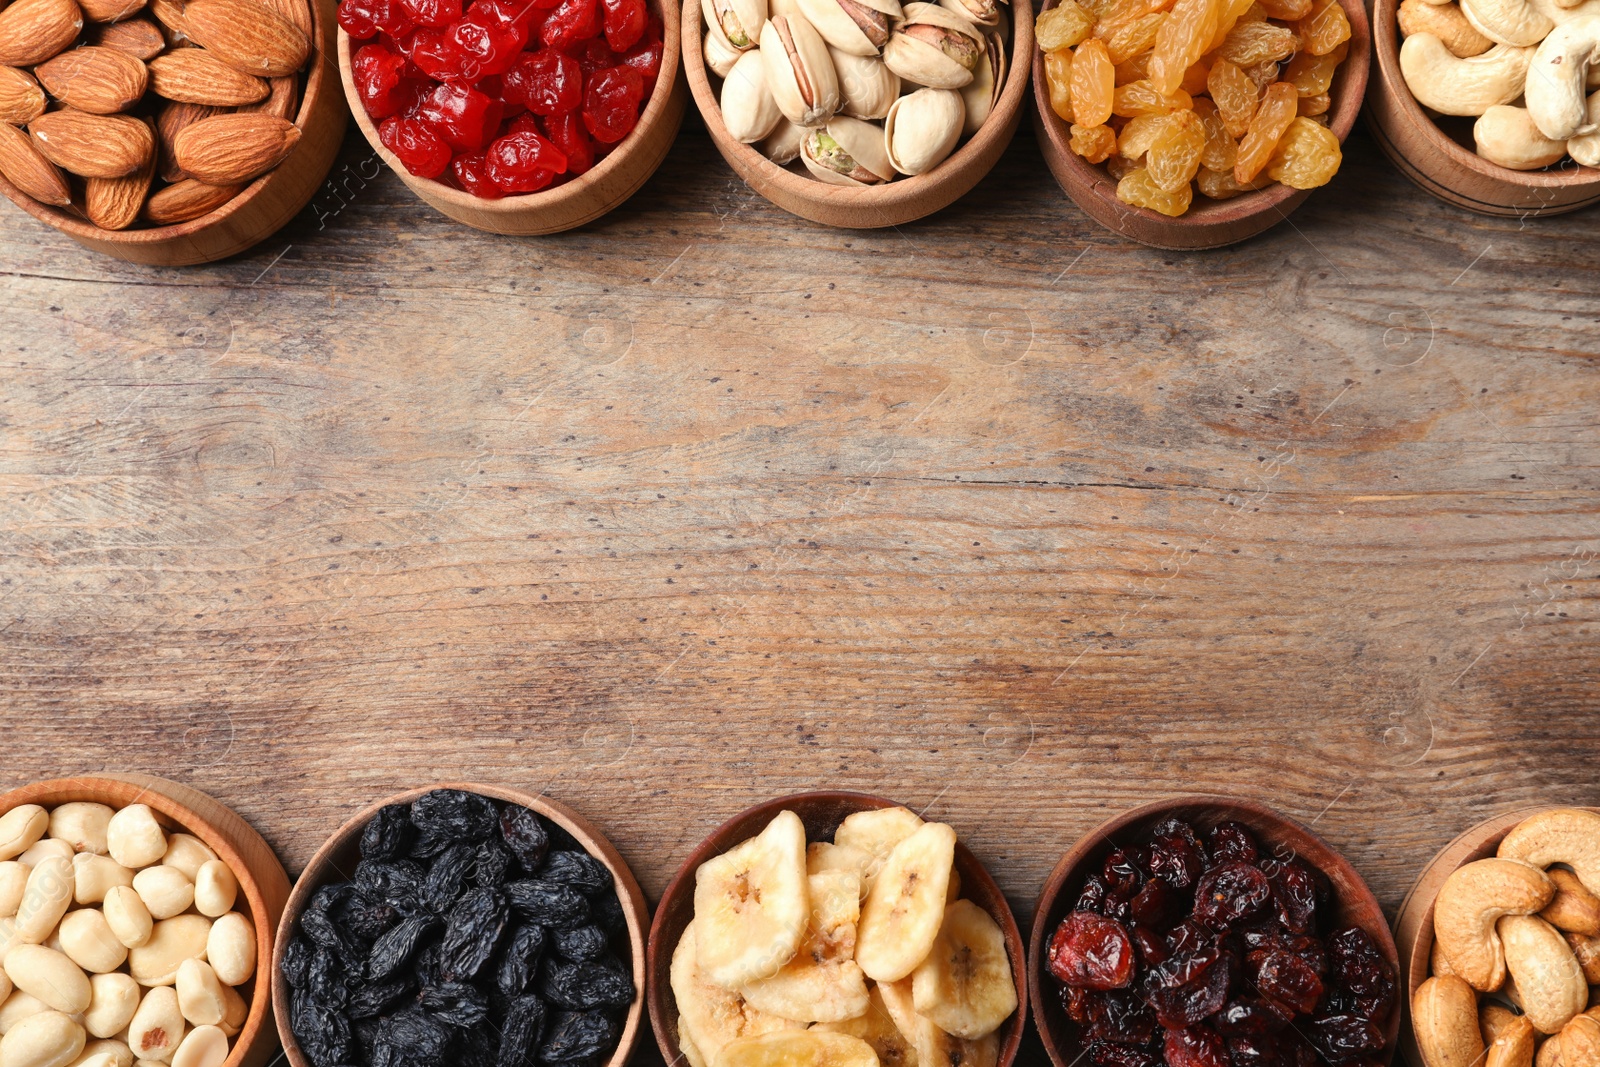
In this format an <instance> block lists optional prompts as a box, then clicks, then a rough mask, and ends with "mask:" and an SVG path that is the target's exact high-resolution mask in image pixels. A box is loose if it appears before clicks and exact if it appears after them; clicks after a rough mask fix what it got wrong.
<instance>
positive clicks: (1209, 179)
mask: <svg viewBox="0 0 1600 1067" xmlns="http://www.w3.org/2000/svg"><path fill="white" fill-rule="evenodd" d="M1194 183H1195V184H1196V185H1198V186H1199V187H1200V193H1201V195H1203V196H1205V197H1208V198H1209V199H1212V200H1227V199H1229V198H1231V197H1235V196H1238V195H1239V194H1240V193H1247V192H1249V191H1250V190H1252V189H1263V188H1265V187H1267V186H1268V185H1271V184H1272V180H1271V179H1270V178H1265V177H1262V178H1257V179H1256V180H1255V181H1253V182H1247V183H1240V182H1239V181H1238V180H1237V179H1236V178H1234V176H1233V171H1231V170H1212V169H1211V168H1210V167H1201V168H1200V170H1199V172H1198V173H1197V174H1195V176H1194Z"/></svg>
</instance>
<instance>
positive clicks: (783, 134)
mask: <svg viewBox="0 0 1600 1067" xmlns="http://www.w3.org/2000/svg"><path fill="white" fill-rule="evenodd" d="M807 132H808V131H807V130H806V128H805V127H804V126H796V125H795V124H794V123H792V122H790V121H789V120H788V119H782V118H780V119H779V120H778V128H777V129H775V130H773V131H772V132H771V133H769V134H767V136H766V139H765V140H763V141H762V142H761V144H760V145H758V146H757V147H758V148H760V149H761V154H762V155H764V156H766V157H767V158H768V159H770V160H772V161H773V162H774V163H776V164H777V165H778V166H780V167H781V166H784V165H785V164H788V163H793V162H794V161H795V160H797V159H799V158H800V142H801V141H802V140H803V139H804V138H805V135H806V133H807Z"/></svg>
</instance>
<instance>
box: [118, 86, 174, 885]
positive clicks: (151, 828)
mask: <svg viewBox="0 0 1600 1067" xmlns="http://www.w3.org/2000/svg"><path fill="white" fill-rule="evenodd" d="M156 91H157V92H160V89H159V88H158V89H157V90H156ZM146 132H147V133H148V132H149V131H148V130H147V131H146ZM123 173H124V174H125V173H127V172H126V171H124V172H123ZM105 177H108V178H115V177H118V175H115V174H108V175H105ZM106 847H107V849H109V850H110V852H111V858H112V859H114V860H116V861H117V862H118V863H120V864H122V865H123V866H124V867H133V868H139V867H148V866H149V865H150V864H152V863H155V862H156V861H157V860H159V859H160V858H161V856H162V854H163V853H165V852H166V851H167V835H166V833H165V832H164V831H163V830H162V829H161V825H160V824H159V823H158V822H156V813H155V812H153V811H151V810H150V806H149V805H148V804H129V805H128V806H127V807H125V808H123V809H122V810H121V811H119V812H117V813H116V814H115V815H113V816H112V817H111V821H110V822H109V823H107V824H106Z"/></svg>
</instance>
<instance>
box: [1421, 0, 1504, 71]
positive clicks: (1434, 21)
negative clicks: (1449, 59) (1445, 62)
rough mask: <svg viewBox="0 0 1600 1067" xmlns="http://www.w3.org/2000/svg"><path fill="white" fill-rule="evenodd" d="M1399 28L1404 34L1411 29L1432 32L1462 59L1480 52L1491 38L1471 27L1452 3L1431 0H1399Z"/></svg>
mask: <svg viewBox="0 0 1600 1067" xmlns="http://www.w3.org/2000/svg"><path fill="white" fill-rule="evenodd" d="M1399 19H1400V32H1401V33H1403V34H1405V35H1406V36H1407V37H1409V36H1411V35H1412V34H1413V33H1431V34H1433V35H1434V36H1435V37H1437V38H1439V40H1441V41H1443V42H1444V46H1445V47H1446V48H1448V49H1450V51H1451V53H1453V54H1454V55H1457V56H1460V57H1461V58H1463V59H1465V58H1466V57H1467V56H1476V55H1482V54H1483V53H1484V52H1487V51H1488V50H1489V46H1490V45H1492V44H1494V42H1493V41H1491V40H1489V38H1487V37H1485V36H1484V35H1483V34H1481V33H1479V32H1478V31H1477V30H1475V29H1473V28H1472V23H1470V22H1468V21H1467V17H1466V16H1465V15H1463V14H1462V13H1461V8H1460V7H1459V6H1457V5H1456V4H1453V3H1446V4H1435V3H1432V2H1431V0H1402V2H1401V4H1400V11H1399Z"/></svg>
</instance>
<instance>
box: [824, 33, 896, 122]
mask: <svg viewBox="0 0 1600 1067" xmlns="http://www.w3.org/2000/svg"><path fill="white" fill-rule="evenodd" d="M828 55H829V56H830V57H831V58H832V59H833V69H834V70H835V71H837V72H838V75H839V113H840V114H841V115H848V116H850V117H851V118H853V119H881V118H885V117H887V116H888V114H889V108H891V107H893V106H894V102H895V100H897V99H898V98H899V96H900V76H899V75H898V74H896V73H895V72H894V71H892V70H890V69H889V68H888V67H887V66H886V65H885V64H884V62H883V60H881V59H879V58H878V57H877V56H875V55H874V56H858V55H852V54H850V53H849V52H841V51H839V50H838V49H836V48H834V47H833V46H832V45H829V46H828Z"/></svg>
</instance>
